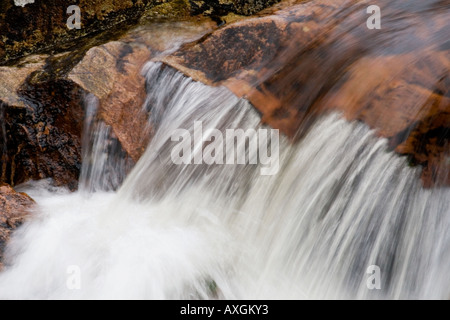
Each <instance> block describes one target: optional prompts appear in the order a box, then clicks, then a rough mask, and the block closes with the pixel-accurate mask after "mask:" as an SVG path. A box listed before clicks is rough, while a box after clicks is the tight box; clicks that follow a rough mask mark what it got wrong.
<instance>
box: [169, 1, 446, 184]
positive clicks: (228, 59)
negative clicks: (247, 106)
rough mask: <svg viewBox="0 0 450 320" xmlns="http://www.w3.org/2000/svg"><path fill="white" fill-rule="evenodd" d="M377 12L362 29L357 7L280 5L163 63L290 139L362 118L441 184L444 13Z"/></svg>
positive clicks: (386, 5)
mask: <svg viewBox="0 0 450 320" xmlns="http://www.w3.org/2000/svg"><path fill="white" fill-rule="evenodd" d="M379 5H381V6H382V7H383V17H384V19H383V20H382V25H383V28H382V30H369V29H368V28H367V27H366V20H367V18H368V17H369V15H367V14H366V9H367V5H366V4H364V3H361V2H359V1H351V0H337V1H333V2H332V3H330V2H329V1H325V0H316V1H308V2H304V3H303V2H301V3H294V4H293V5H290V6H287V7H283V2H282V3H281V4H280V6H279V9H280V10H278V11H273V10H272V11H267V12H266V14H263V15H261V16H260V17H258V18H252V19H246V20H242V21H240V22H237V23H234V24H231V25H229V26H227V27H225V28H222V29H219V30H217V31H216V32H213V33H212V34H211V35H210V36H208V37H205V38H203V39H201V40H200V41H199V42H197V43H193V44H192V45H189V46H185V47H183V48H182V49H181V50H179V51H178V52H175V53H174V54H173V55H171V56H169V57H167V58H165V59H163V61H164V62H165V63H166V64H168V65H170V66H172V67H174V68H176V69H178V70H180V71H181V72H183V73H185V74H186V75H188V76H190V77H192V78H194V79H195V80H197V81H202V82H203V83H205V84H208V85H213V86H220V85H224V86H227V87H228V88H229V89H230V90H231V91H233V92H234V93H235V94H236V95H238V96H240V97H245V98H247V99H248V100H249V101H250V102H251V103H252V104H253V105H254V106H255V107H256V108H257V109H258V110H259V111H260V112H261V113H262V116H263V121H264V122H265V123H267V124H269V125H271V126H272V127H275V128H278V129H280V130H281V131H282V132H284V133H285V134H286V135H288V136H289V137H291V138H292V139H294V140H295V139H298V138H300V137H301V136H302V135H303V134H304V133H305V132H306V131H307V130H308V127H309V125H310V124H311V123H313V122H314V119H315V118H316V117H317V116H319V115H321V114H323V113H325V112H329V111H338V112H341V113H343V114H344V115H345V116H346V117H347V118H348V119H349V120H359V121H364V122H365V123H367V124H368V125H369V126H370V127H372V128H374V129H377V131H378V133H379V135H380V136H382V137H386V138H388V139H389V143H390V146H391V148H392V149H393V150H396V151H397V152H398V153H400V154H402V155H406V156H408V157H409V158H410V160H411V163H412V164H415V165H419V164H420V165H422V166H423V167H424V175H423V179H424V183H425V185H427V186H431V185H433V184H435V183H444V182H442V181H436V179H437V177H439V176H447V173H446V172H448V171H449V170H448V169H449V168H450V167H449V166H450V164H449V163H448V161H444V160H443V159H448V158H446V157H445V156H444V154H446V153H449V151H450V149H449V145H450V143H449V140H450V121H449V118H448V116H449V113H450V103H449V88H450V85H449V72H450V71H449V69H448V66H449V65H450V54H449V49H448V46H445V45H443V44H445V43H447V42H448V39H447V38H448V32H447V31H446V30H448V28H449V27H450V26H449V24H450V23H449V20H448V15H449V14H450V12H449V10H450V9H449V8H448V6H443V5H442V2H439V1H438V0H433V1H429V2H427V3H426V4H424V3H423V2H422V1H419V0H415V1H412V2H411V1H410V2H409V3H408V5H407V6H406V5H404V4H401V3H396V4H392V3H391V2H388V1H381V2H380V4H379ZM437 168H440V169H439V170H440V172H441V173H436V172H435V171H436V170H438V169H437ZM444 180H447V181H445V183H446V184H450V180H448V179H444Z"/></svg>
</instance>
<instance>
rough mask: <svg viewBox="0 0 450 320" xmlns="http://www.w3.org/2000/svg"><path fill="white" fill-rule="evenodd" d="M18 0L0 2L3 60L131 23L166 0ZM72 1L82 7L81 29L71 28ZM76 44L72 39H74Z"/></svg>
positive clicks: (68, 42) (0, 55)
mask: <svg viewBox="0 0 450 320" xmlns="http://www.w3.org/2000/svg"><path fill="white" fill-rule="evenodd" d="M14 1H17V0H3V1H2V2H1V4H0V34H1V35H2V36H5V35H6V37H4V38H3V39H2V41H1V42H0V64H2V63H4V62H5V61H8V60H10V59H15V58H20V57H22V56H24V55H26V54H29V53H34V52H38V51H39V50H43V49H46V50H48V49H50V48H57V47H58V46H61V45H64V44H69V45H70V44H71V42H72V41H73V40H74V39H79V38H81V37H85V36H87V35H90V34H93V33H95V32H99V31H101V30H106V29H108V28H110V27H112V26H114V25H117V24H119V23H121V22H124V21H127V22H129V23H132V22H133V21H137V19H138V18H139V17H140V16H141V15H142V14H143V12H144V11H145V10H146V9H147V8H150V7H153V6H155V5H158V4H161V3H164V2H166V0H139V1H135V0H123V1H115V0H104V1H91V0H77V1H69V2H68V1H65V0H52V1H45V0H36V1H34V2H32V3H28V4H26V5H25V3H22V4H21V5H16V4H15V3H14ZM70 5H77V6H79V8H80V10H81V23H82V25H81V29H79V30H78V29H72V30H70V29H69V28H68V27H67V20H68V19H69V17H70V16H71V13H69V14H68V13H67V9H68V7H69V6H70ZM72 44H73V43H72Z"/></svg>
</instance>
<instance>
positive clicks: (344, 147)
mask: <svg viewBox="0 0 450 320" xmlns="http://www.w3.org/2000/svg"><path fill="white" fill-rule="evenodd" d="M145 72H146V77H147V81H148V97H147V102H146V105H145V106H144V107H145V108H148V109H149V111H151V123H152V124H153V125H154V136H153V138H152V140H151V142H150V144H149V146H148V148H147V151H146V153H145V155H144V156H143V157H142V158H141V160H140V161H139V162H138V163H137V164H136V166H135V167H134V168H133V170H132V171H131V173H130V174H129V175H128V176H127V177H126V179H125V181H124V182H123V184H122V185H121V187H120V188H118V190H117V191H113V190H114V189H115V188H116V187H118V186H119V185H120V184H121V183H122V180H123V178H124V175H125V174H126V172H127V170H128V167H127V165H128V164H127V163H124V162H123V161H121V160H120V157H117V154H115V152H118V151H117V148H115V147H114V146H112V147H111V146H110V147H108V148H106V147H105V144H106V143H105V137H107V136H108V135H109V133H108V130H109V129H108V127H107V126H106V125H104V124H101V123H100V124H97V125H95V126H94V127H89V126H87V129H88V130H86V134H85V145H84V148H85V152H84V157H85V162H84V165H85V167H84V168H83V175H82V179H81V181H82V182H81V184H80V191H79V192H77V193H68V192H66V191H65V190H62V189H54V188H53V189H51V190H48V189H49V187H48V185H47V184H46V182H45V181H41V182H37V183H33V184H30V185H27V186H24V187H23V189H24V190H25V191H27V192H28V193H29V194H30V195H31V196H32V197H33V198H34V199H36V201H37V203H38V204H39V212H38V213H36V217H35V218H33V219H32V220H31V221H29V222H28V223H26V225H25V226H24V227H23V228H21V229H20V230H19V231H18V232H16V234H15V237H14V238H13V240H12V242H11V244H10V246H9V248H8V252H7V253H8V257H9V260H8V261H7V263H6V265H7V268H6V271H5V272H3V273H2V274H0V298H45V299H47V298H56V299H61V298H62V299H66V298H68V299H74V298H75V299H81V298H88V299H95V298H99V299H100V298H130V299H131V298H137V299H144V298H148V299H197V298H200V299H216V298H220V299H266V298H272V299H280V298H287V299H312V298H338V299H343V298H361V299H363V298H369V299H370V298H441V299H446V298H448V297H449V296H450V275H449V273H448V270H449V267H450V248H449V245H450V234H449V230H450V203H449V201H448V199H449V198H450V189H448V188H442V189H439V188H435V189H429V190H428V189H424V188H422V186H421V182H420V170H419V169H418V168H411V167H409V166H408V164H407V162H406V160H405V159H404V158H400V157H398V156H397V155H395V154H393V153H391V152H389V151H388V146H387V141H386V140H384V139H380V138H378V137H376V136H375V134H374V132H373V131H371V130H369V129H368V128H367V127H366V126H365V125H364V124H361V123H356V122H355V123H349V122H347V121H346V120H343V119H342V118H341V116H340V115H339V114H331V115H328V116H325V117H323V118H321V119H320V120H318V121H317V123H316V124H315V125H314V126H313V127H312V129H311V130H310V132H309V133H308V134H307V135H306V137H305V138H304V139H302V140H301V141H300V142H299V143H297V144H295V145H292V144H290V143H289V142H288V141H287V139H285V138H284V137H283V136H280V138H279V151H280V154H279V171H278V172H277V173H276V174H273V175H262V174H261V166H262V164H247V165H227V164H214V165H206V164H197V165H194V164H187V165H184V164H181V165H176V164H174V163H173V159H172V157H171V151H172V150H173V148H174V146H175V145H176V144H177V142H174V141H172V139H171V135H172V134H173V132H174V130H176V129H180V128H184V129H187V130H189V131H191V132H192V130H193V128H194V121H202V123H203V130H204V131H205V130H208V129H215V128H217V129H219V130H221V131H224V130H225V129H234V128H241V129H255V130H262V129H267V128H264V127H263V126H261V124H260V116H259V115H258V113H257V112H256V111H255V110H254V109H253V108H252V107H251V106H250V105H249V104H248V102H246V101H245V100H239V99H237V98H236V97H235V96H234V95H233V94H231V93H230V92H229V91H228V90H227V89H225V88H211V87H207V86H205V85H203V84H200V83H196V82H194V81H192V80H190V79H189V78H186V77H184V76H183V75H181V74H179V73H177V72H175V71H173V70H172V69H169V68H161V65H160V64H156V63H153V62H150V63H148V64H147V66H146V69H145ZM86 103H87V110H88V111H89V112H90V114H91V115H92V114H94V113H95V110H96V107H95V104H96V101H95V99H94V98H92V97H90V98H89V99H87V102H86ZM87 118H88V119H89V117H87ZM192 134H194V133H193V132H192ZM194 142H195V141H194ZM266 142H267V143H268V144H267V145H270V146H276V145H277V144H278V141H275V139H274V137H273V136H272V137H271V136H269V137H268V141H266ZM203 144H204V141H200V145H193V148H192V150H193V152H192V154H191V156H192V157H193V158H194V157H195V155H196V153H198V152H201V150H202V149H203V147H204V145H203ZM259 147H261V146H259ZM248 150H250V151H249V154H248V155H247V156H249V157H250V158H252V157H256V158H257V157H258V155H257V154H254V153H256V152H259V151H260V150H252V149H250V148H249V149H248ZM251 150H252V151H251ZM272 150H274V149H272ZM225 151H226V150H225ZM117 158H119V160H117V161H116V160H114V159H117ZM371 266H377V267H379V270H380V273H381V284H380V286H381V289H380V290H370V289H369V288H368V286H367V282H368V279H369V277H370V274H368V273H367V270H368V268H370V267H371ZM73 270H75V271H77V272H79V273H80V281H81V282H80V286H79V287H77V288H71V287H70V286H69V285H68V278H69V277H70V275H71V274H72V273H71V272H72V271H73Z"/></svg>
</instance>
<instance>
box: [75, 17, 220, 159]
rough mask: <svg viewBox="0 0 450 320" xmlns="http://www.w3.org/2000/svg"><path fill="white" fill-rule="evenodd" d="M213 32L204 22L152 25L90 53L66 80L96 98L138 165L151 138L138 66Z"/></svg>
mask: <svg viewBox="0 0 450 320" xmlns="http://www.w3.org/2000/svg"><path fill="white" fill-rule="evenodd" d="M214 28H217V26H216V24H215V23H213V22H212V21H211V20H209V19H202V20H200V21H197V20H193V21H185V22H173V21H171V22H166V23H164V22H161V23H157V22H152V24H150V25H147V26H145V25H144V26H141V27H139V28H137V29H135V30H132V31H131V32H129V33H128V34H127V35H125V36H124V37H122V38H121V39H119V40H118V41H112V42H108V43H106V44H104V45H101V46H98V47H94V48H92V49H90V50H89V51H88V52H87V54H86V56H85V57H84V58H83V59H82V61H81V62H80V63H79V64H78V65H77V66H75V68H74V69H73V70H72V71H71V72H70V73H69V75H68V78H69V79H70V80H72V81H74V82H75V83H77V84H78V85H80V86H81V87H82V88H83V89H84V90H85V91H86V92H89V93H92V94H94V95H95V96H96V97H97V98H98V99H99V112H98V113H99V114H98V117H99V119H101V120H103V121H104V122H105V123H106V124H107V125H108V126H110V127H111V128H112V130H113V133H114V136H115V137H117V139H118V140H119V141H120V143H121V145H122V147H123V149H124V150H125V151H126V153H127V154H128V155H129V156H131V158H132V159H133V160H134V161H135V162H137V161H138V160H139V158H140V157H141V156H142V155H143V153H144V151H145V148H146V147H147V145H148V142H149V139H150V136H151V126H150V125H149V124H148V119H149V115H148V114H147V112H146V111H144V109H143V105H144V102H145V99H146V90H145V78H144V76H143V75H142V69H143V66H144V65H145V63H146V62H147V61H149V60H150V58H152V57H155V56H157V55H162V54H163V53H164V52H166V51H167V50H174V49H176V48H177V47H178V46H180V45H181V44H183V43H185V42H188V41H193V40H196V39H199V38H201V37H202V36H203V35H204V34H206V33H208V32H211V31H212V30H213V29H214Z"/></svg>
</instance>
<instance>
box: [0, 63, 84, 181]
mask: <svg viewBox="0 0 450 320" xmlns="http://www.w3.org/2000/svg"><path fill="white" fill-rule="evenodd" d="M44 63H45V60H44V61H42V59H41V60H39V59H38V61H36V62H30V63H25V64H24V65H22V66H18V67H0V74H1V75H2V76H1V77H0V87H2V88H6V90H2V91H0V106H1V112H0V115H1V120H2V126H1V128H0V129H1V130H0V150H2V158H1V160H2V161H1V180H0V181H1V182H6V183H8V184H10V185H16V184H20V183H23V182H26V181H28V180H38V179H45V178H49V177H50V178H54V180H55V183H56V185H65V186H68V187H69V188H71V189H75V188H76V187H77V181H78V176H79V170H80V167H81V138H80V137H81V130H82V123H83V118H84V110H83V105H82V101H83V92H82V90H81V88H80V87H78V86H75V85H74V84H73V83H71V82H69V81H67V80H64V79H59V80H56V79H47V80H45V81H38V80H36V78H39V77H38V76H37V75H38V74H39V73H40V72H41V71H42V66H43V64H44ZM39 70H41V71H39Z"/></svg>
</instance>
